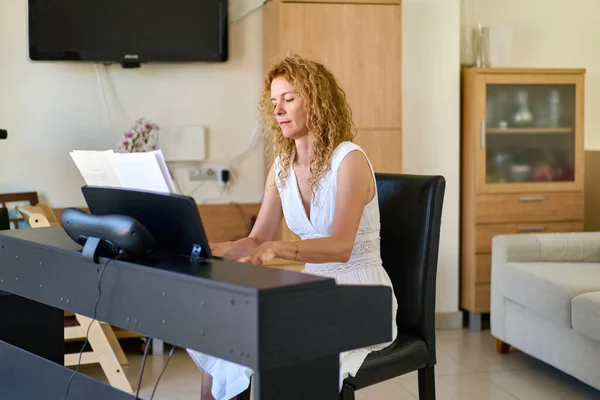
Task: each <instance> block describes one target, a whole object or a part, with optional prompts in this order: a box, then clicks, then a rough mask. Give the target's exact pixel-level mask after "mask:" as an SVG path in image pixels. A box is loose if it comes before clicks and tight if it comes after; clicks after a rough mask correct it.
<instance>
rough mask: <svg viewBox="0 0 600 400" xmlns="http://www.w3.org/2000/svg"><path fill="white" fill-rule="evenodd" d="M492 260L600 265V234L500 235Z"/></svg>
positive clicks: (493, 240)
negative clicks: (594, 263)
mask: <svg viewBox="0 0 600 400" xmlns="http://www.w3.org/2000/svg"><path fill="white" fill-rule="evenodd" d="M492 258H493V260H494V261H495V263H496V264H497V265H499V264H501V263H505V262H527V261H529V262H600V232H568V233H539V234H511V235H498V236H495V237H494V238H493V239H492Z"/></svg>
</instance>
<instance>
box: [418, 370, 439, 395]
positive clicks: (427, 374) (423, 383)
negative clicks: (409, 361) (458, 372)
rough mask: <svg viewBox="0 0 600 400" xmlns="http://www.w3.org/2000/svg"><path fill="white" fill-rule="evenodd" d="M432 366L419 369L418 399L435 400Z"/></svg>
mask: <svg viewBox="0 0 600 400" xmlns="http://www.w3.org/2000/svg"><path fill="white" fill-rule="evenodd" d="M434 372H435V371H434V367H433V366H431V367H425V368H421V369H420V370H419V400H435V374H434Z"/></svg>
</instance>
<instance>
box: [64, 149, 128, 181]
mask: <svg viewBox="0 0 600 400" xmlns="http://www.w3.org/2000/svg"><path fill="white" fill-rule="evenodd" d="M69 154H70V155H71V158H72V159H73V162H75V165H76V166H77V168H78V169H79V172H80V173H81V175H82V176H83V179H84V180H85V183H86V184H87V185H89V186H114V187H121V182H120V180H119V177H118V176H117V173H116V171H115V169H114V167H113V165H112V163H111V161H110V155H111V154H113V151H112V150H106V151H86V150H75V151H72V152H71V153H69Z"/></svg>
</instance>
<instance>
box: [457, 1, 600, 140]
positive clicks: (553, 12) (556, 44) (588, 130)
mask: <svg viewBox="0 0 600 400" xmlns="http://www.w3.org/2000/svg"><path fill="white" fill-rule="evenodd" d="M466 1H468V2H470V6H471V8H472V14H473V15H472V17H471V18H472V20H473V21H478V22H481V23H482V24H484V25H491V26H511V27H512V28H513V32H514V33H513V40H512V49H511V53H510V59H509V63H510V65H508V66H511V67H557V68H563V67H564V68H569V67H571V68H586V70H587V71H586V77H585V80H586V84H585V111H586V113H585V148H586V150H598V149H600V114H599V113H598V112H596V110H597V109H598V108H599V107H600V47H599V42H598V38H600V2H599V1H598V0H572V1H565V0H526V1H524V0H503V1H497V0H466Z"/></svg>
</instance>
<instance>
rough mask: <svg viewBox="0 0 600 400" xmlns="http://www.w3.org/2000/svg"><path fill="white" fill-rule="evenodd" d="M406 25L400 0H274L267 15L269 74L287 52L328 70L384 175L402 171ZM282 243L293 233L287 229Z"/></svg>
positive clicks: (267, 161) (362, 140) (265, 53)
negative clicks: (403, 28) (403, 40)
mask: <svg viewBox="0 0 600 400" xmlns="http://www.w3.org/2000/svg"><path fill="white" fill-rule="evenodd" d="M401 20H402V17H401V6H400V0H376V1H373V0H362V1H361V0H346V1H339V0H337V1H336V0H333V1H332V0H328V1H314V0H312V1H311V0H304V1H302V0H300V1H286V0H272V1H270V2H268V3H267V4H266V5H265V6H264V10H263V62H264V68H265V70H266V69H268V68H269V66H270V65H271V63H272V62H273V61H274V60H275V59H277V58H279V57H282V56H284V55H285V54H286V53H288V52H290V53H297V54H300V55H301V56H303V57H307V58H311V59H313V60H315V61H318V62H322V63H323V64H324V65H325V66H326V67H327V68H329V69H330V70H331V71H332V73H333V74H334V75H335V76H336V78H337V79H338V82H339V84H340V85H341V86H342V89H343V90H344V91H345V92H346V95H347V98H348V102H349V104H350V107H351V109H352V117H353V120H354V123H355V125H356V128H357V137H356V139H355V142H356V143H357V144H358V145H359V146H361V147H362V148H363V149H364V150H365V152H366V153H367V155H368V156H369V159H370V160H371V162H372V164H373V168H374V169H375V170H376V171H378V172H396V173H398V172H400V171H401V170H402V157H401V156H402V147H401V145H402V112H401V111H402V97H401V96H402V87H401V80H402V75H401V64H402V58H401V52H402V49H401ZM271 163H272V160H270V159H265V173H266V172H267V171H268V169H269V167H270V166H271ZM280 237H281V238H282V239H284V240H285V239H291V238H293V237H294V235H293V234H291V233H290V232H289V231H287V228H285V227H284V228H283V229H282V232H281V235H280Z"/></svg>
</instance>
